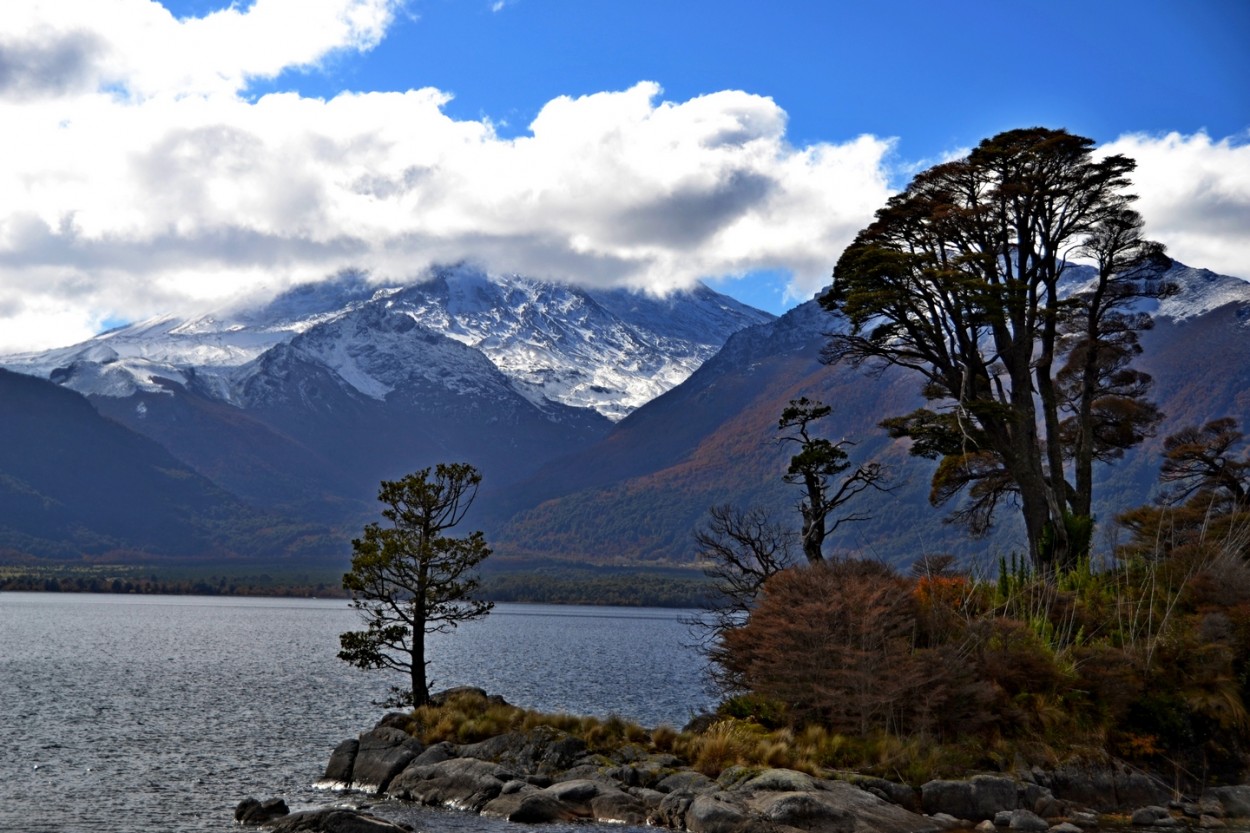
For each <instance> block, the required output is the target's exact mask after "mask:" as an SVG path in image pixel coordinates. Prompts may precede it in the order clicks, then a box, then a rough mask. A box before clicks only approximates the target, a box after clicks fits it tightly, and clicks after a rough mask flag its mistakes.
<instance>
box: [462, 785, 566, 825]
mask: <svg viewBox="0 0 1250 833" xmlns="http://www.w3.org/2000/svg"><path fill="white" fill-rule="evenodd" d="M482 815H484V816H495V817H497V818H502V819H507V820H508V821H512V822H519V823H523V824H550V823H551V822H557V821H573V820H575V819H577V818H579V815H578V814H577V813H575V812H574V811H573V809H572V808H570V807H568V806H567V805H565V804H564V803H562V802H561V801H560V800H559V799H558V798H556V797H555V796H553V795H549V794H547V793H545V792H543V791H541V790H534V791H532V792H528V793H511V794H509V795H501V796H499V797H498V798H495V799H492V800H491V801H489V802H487V803H486V805H485V806H483V807H482Z"/></svg>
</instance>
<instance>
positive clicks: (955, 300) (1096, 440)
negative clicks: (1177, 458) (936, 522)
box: [821, 128, 1167, 572]
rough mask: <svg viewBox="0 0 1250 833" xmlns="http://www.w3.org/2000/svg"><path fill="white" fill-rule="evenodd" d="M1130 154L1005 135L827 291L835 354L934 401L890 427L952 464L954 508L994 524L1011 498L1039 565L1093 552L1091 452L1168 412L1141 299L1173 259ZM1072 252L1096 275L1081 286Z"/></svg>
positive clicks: (946, 492)
mask: <svg viewBox="0 0 1250 833" xmlns="http://www.w3.org/2000/svg"><path fill="white" fill-rule="evenodd" d="M1134 167H1135V165H1134V162H1133V161H1132V160H1130V159H1128V158H1126V157H1124V156H1119V155H1109V156H1104V157H1101V158H1095V157H1094V155H1093V142H1092V141H1091V140H1090V139H1087V138H1084V137H1081V136H1073V135H1071V134H1069V133H1067V132H1066V131H1063V130H1048V129H1045V128H1031V129H1025V130H1013V131H1009V132H1006V133H1001V134H999V135H997V136H995V137H993V138H991V139H987V140H985V141H984V142H982V143H981V144H980V145H979V146H978V147H977V148H976V149H975V150H974V151H973V152H972V153H971V154H969V156H968V157H966V158H964V159H960V160H957V161H954V162H948V163H944V164H941V165H937V166H935V167H933V168H930V169H929V170H927V171H925V172H923V173H921V174H920V175H919V176H917V177H916V178H915V179H914V180H913V181H912V183H911V184H910V185H909V186H908V188H907V189H906V191H904V192H903V193H901V194H899V195H897V196H895V197H893V198H891V199H890V200H889V202H888V203H887V204H886V206H885V207H884V208H882V209H881V210H879V211H878V212H877V217H876V221H875V222H874V223H873V224H872V225H870V226H869V227H868V228H866V229H864V230H863V231H861V232H860V233H859V235H858V236H857V237H856V239H855V241H854V242H853V243H852V244H851V246H849V247H848V248H847V249H846V251H845V252H844V253H843V255H842V257H841V258H840V260H839V261H838V264H837V266H836V268H835V270H834V281H833V285H832V287H831V288H830V290H829V291H828V292H827V293H826V294H825V295H824V296H823V297H822V299H821V300H822V303H823V305H824V306H825V307H826V309H828V310H830V311H832V312H834V313H836V314H838V315H840V316H842V317H844V318H845V319H846V321H847V322H848V324H849V326H848V327H847V328H846V329H844V330H842V331H841V332H838V333H836V334H834V335H832V336H831V338H830V343H829V349H828V358H829V359H830V360H831V361H838V360H847V361H850V362H852V363H864V362H867V363H869V365H870V366H873V367H877V368H883V367H885V366H895V367H901V368H905V369H907V370H910V371H913V372H915V373H917V374H918V375H919V376H920V377H921V378H922V379H923V382H924V384H923V388H922V390H923V393H924V395H925V397H926V398H927V399H929V400H930V401H933V402H936V403H938V405H937V407H936V408H923V409H920V410H918V411H916V412H914V413H912V414H909V415H906V416H902V417H896V418H892V419H890V420H887V421H886V422H885V423H884V424H885V426H886V427H887V428H888V430H889V431H890V432H891V433H892V434H893V435H894V436H899V437H908V438H911V439H912V440H913V442H914V444H913V453H915V454H919V455H922V456H926V457H929V458H931V459H937V460H940V461H941V463H940V464H939V466H938V468H937V470H936V474H935V476H934V481H933V490H932V492H931V499H932V500H933V502H934V503H935V504H940V503H942V502H944V501H946V500H949V499H950V498H952V497H954V496H955V495H957V494H961V493H965V492H966V494H967V495H968V501H967V503H965V504H964V506H963V507H962V508H961V509H960V510H959V512H957V513H956V517H957V518H958V519H959V520H962V521H965V522H967V523H968V524H969V526H970V528H971V529H972V530H973V531H974V532H983V531H984V530H985V529H987V528H988V527H989V525H990V523H991V521H992V518H993V515H994V512H995V509H996V508H997V507H998V505H999V504H1000V503H1001V502H1002V500H1003V498H1005V497H1007V496H1009V495H1010V496H1013V497H1014V498H1015V499H1016V500H1017V501H1018V503H1019V506H1020V509H1021V512H1022V514H1023V517H1024V525H1025V530H1026V532H1027V535H1028V545H1029V552H1030V555H1031V557H1032V559H1033V561H1034V563H1035V564H1036V565H1037V566H1038V567H1039V568H1041V569H1043V570H1044V571H1046V572H1050V571H1051V570H1052V569H1054V568H1056V567H1063V566H1067V565H1069V564H1071V563H1073V562H1074V561H1075V559H1076V558H1078V557H1079V556H1080V555H1082V554H1083V553H1084V552H1085V551H1086V550H1087V549H1088V545H1089V538H1090V533H1091V530H1092V518H1091V517H1090V507H1091V505H1092V493H1093V478H1092V473H1091V472H1092V466H1093V462H1094V461H1095V460H1108V459H1113V458H1114V457H1115V456H1117V455H1118V454H1120V453H1122V452H1123V450H1124V449H1125V448H1128V447H1130V446H1132V445H1133V444H1134V443H1136V442H1139V441H1140V440H1141V439H1142V437H1143V436H1145V435H1146V434H1147V433H1149V431H1150V430H1151V428H1152V426H1153V425H1154V423H1155V422H1156V421H1157V419H1158V413H1157V412H1156V411H1155V410H1154V408H1153V406H1152V405H1150V404H1149V403H1148V402H1147V401H1146V398H1145V397H1146V393H1147V390H1148V388H1149V382H1150V379H1149V377H1148V376H1146V375H1145V374H1142V373H1139V372H1137V371H1134V370H1132V369H1131V368H1130V367H1129V363H1130V361H1131V360H1132V358H1133V357H1134V356H1135V355H1136V353H1137V351H1138V350H1139V348H1138V346H1137V333H1138V332H1140V331H1141V330H1142V329H1144V328H1146V327H1148V326H1150V319H1149V317H1148V316H1144V315H1140V314H1135V313H1133V312H1132V311H1131V302H1132V300H1133V299H1135V298H1137V297H1140V296H1143V295H1151V294H1159V293H1161V292H1163V291H1166V287H1164V286H1163V285H1162V284H1161V282H1160V281H1159V280H1158V275H1159V273H1160V267H1162V266H1165V265H1166V263H1167V260H1166V258H1165V257H1164V256H1163V252H1162V247H1161V246H1159V245H1158V244H1155V243H1151V242H1149V241H1146V240H1144V239H1143V238H1142V236H1141V218H1140V217H1139V216H1138V215H1137V214H1136V213H1135V212H1134V211H1132V209H1131V208H1130V207H1129V206H1130V203H1131V201H1132V200H1133V196H1132V195H1130V194H1128V193H1126V191H1125V189H1126V188H1127V187H1128V175H1129V174H1130V173H1131V172H1132V170H1133V168H1134ZM1076 259H1083V260H1085V261H1087V262H1090V263H1092V264H1093V265H1094V267H1095V269H1094V276H1093V278H1092V280H1091V281H1090V282H1089V283H1088V284H1087V285H1084V286H1077V287H1070V286H1067V285H1065V284H1064V283H1063V278H1064V277H1065V275H1066V274H1067V273H1068V272H1069V269H1070V267H1071V266H1072V265H1073V264H1074V262H1075V261H1076Z"/></svg>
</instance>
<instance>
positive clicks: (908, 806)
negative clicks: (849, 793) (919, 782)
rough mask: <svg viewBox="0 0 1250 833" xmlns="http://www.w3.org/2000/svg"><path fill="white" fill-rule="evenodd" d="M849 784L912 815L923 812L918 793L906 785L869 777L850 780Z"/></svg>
mask: <svg viewBox="0 0 1250 833" xmlns="http://www.w3.org/2000/svg"><path fill="white" fill-rule="evenodd" d="M851 783H852V784H854V785H855V786H857V787H859V788H860V789H864V790H868V792H870V793H872V794H873V795H875V796H877V797H879V798H883V799H885V800H886V801H889V802H890V803H891V804H897V805H898V806H900V807H902V808H903V809H904V810H911V811H912V812H913V813H919V812H922V810H923V808H922V807H921V805H920V793H919V792H917V791H916V789H915V788H914V787H911V786H909V785H907V784H898V783H896V782H894V781H887V780H886V779H884V778H872V777H869V776H858V777H856V778H853V779H851Z"/></svg>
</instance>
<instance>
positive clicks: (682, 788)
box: [655, 770, 716, 793]
mask: <svg viewBox="0 0 1250 833" xmlns="http://www.w3.org/2000/svg"><path fill="white" fill-rule="evenodd" d="M715 783H716V782H715V781H713V780H712V779H711V778H708V777H707V776H706V775H704V774H703V773H702V772H695V771H694V770H684V771H682V772H674V773H673V774H672V775H670V776H668V777H667V778H664V779H662V780H661V781H660V783H658V784H656V785H655V788H656V789H657V790H659V791H660V792H662V793H680V792H700V791H702V790H707V789H710V788H712V787H713V786H714V785H715Z"/></svg>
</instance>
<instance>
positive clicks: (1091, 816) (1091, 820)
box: [1071, 810, 1098, 830]
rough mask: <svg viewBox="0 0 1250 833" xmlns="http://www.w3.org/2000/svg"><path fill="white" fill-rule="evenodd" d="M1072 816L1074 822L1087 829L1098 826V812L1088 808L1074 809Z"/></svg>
mask: <svg viewBox="0 0 1250 833" xmlns="http://www.w3.org/2000/svg"><path fill="white" fill-rule="evenodd" d="M1071 818H1072V823H1073V824H1075V825H1077V826H1078V827H1081V828H1082V829H1085V830H1088V829H1091V828H1095V827H1097V826H1098V814H1097V813H1090V812H1088V811H1086V810H1074V811H1072V815H1071Z"/></svg>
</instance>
